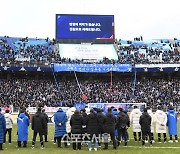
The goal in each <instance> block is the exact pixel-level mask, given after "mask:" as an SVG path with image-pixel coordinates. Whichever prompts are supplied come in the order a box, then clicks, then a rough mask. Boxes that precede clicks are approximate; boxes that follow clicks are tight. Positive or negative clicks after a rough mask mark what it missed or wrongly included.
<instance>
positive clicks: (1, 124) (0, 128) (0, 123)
mask: <svg viewBox="0 0 180 154" xmlns="http://www.w3.org/2000/svg"><path fill="white" fill-rule="evenodd" d="M5 131H6V120H5V118H4V115H3V114H2V113H1V108H0V150H3V146H2V145H3V143H4V133H5Z"/></svg>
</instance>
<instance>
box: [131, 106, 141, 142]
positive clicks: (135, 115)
mask: <svg viewBox="0 0 180 154" xmlns="http://www.w3.org/2000/svg"><path fill="white" fill-rule="evenodd" d="M141 115H142V113H141V111H140V109H138V107H137V106H136V105H135V106H134V109H133V110H132V111H131V113H130V123H131V124H132V130H133V136H134V140H135V141H136V142H137V141H140V140H141V126H140V124H139V119H140V116H141ZM136 133H138V139H137V134H136Z"/></svg>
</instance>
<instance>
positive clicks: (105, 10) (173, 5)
mask: <svg viewBox="0 0 180 154" xmlns="http://www.w3.org/2000/svg"><path fill="white" fill-rule="evenodd" d="M0 6H1V7H0V36H4V35H8V36H12V37H26V36H28V37H38V38H46V37H49V38H51V39H52V38H54V37H55V14H100V15H108V14H109V15H114V16H115V37H116V38H118V39H120V38H121V39H130V40H132V39H133V38H134V37H139V36H143V38H144V39H145V40H149V39H159V38H175V37H176V38H178V39H180V9H179V7H180V0H170V1H169V0H1V3H0Z"/></svg>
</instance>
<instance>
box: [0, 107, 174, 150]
mask: <svg viewBox="0 0 180 154" xmlns="http://www.w3.org/2000/svg"><path fill="white" fill-rule="evenodd" d="M0 111H1V109H0ZM54 123H55V132H54V143H56V144H57V146H58V147H61V146H62V145H61V144H62V142H63V143H64V146H65V147H67V146H69V145H70V144H72V148H73V150H81V147H82V145H83V144H86V145H87V146H88V149H89V151H91V150H92V145H94V150H95V151H97V150H98V147H99V146H102V144H104V148H103V149H104V150H107V149H108V145H109V142H110V141H112V144H113V149H116V148H117V147H118V146H120V144H121V143H122V141H123V142H124V146H127V144H128V141H129V134H128V131H127V130H128V128H129V127H130V125H131V126H132V130H133V137H134V141H135V142H137V141H141V142H142V146H144V145H145V143H146V142H148V139H149V143H150V145H152V144H153V142H155V141H154V133H155V132H156V133H157V134H158V139H157V141H158V142H159V143H161V142H162V140H161V135H162V134H163V139H164V143H166V142H167V135H166V128H168V133H169V136H170V140H169V142H173V136H174V137H175V142H178V136H177V114H176V113H175V111H174V109H173V107H172V106H170V108H169V111H168V113H167V114H166V113H165V112H164V111H162V110H161V107H160V106H158V109H157V111H156V112H155V114H154V113H153V112H152V111H151V110H150V108H148V107H147V108H145V109H144V112H141V111H140V109H139V108H138V107H137V106H134V109H133V110H132V111H131V113H130V115H128V114H127V113H126V112H125V111H124V110H123V109H122V108H119V109H118V110H117V109H116V108H114V107H111V108H108V109H107V112H106V113H104V112H103V111H102V110H101V109H91V110H89V109H82V110H81V111H78V110H76V108H75V107H71V108H69V109H68V111H67V112H64V111H63V110H62V109H61V108H59V110H58V111H57V112H56V113H55V114H54ZM12 124H13V121H12V118H11V114H10V113H9V110H6V111H5V114H4V115H3V114H2V113H1V112H0V150H2V149H3V148H2V145H3V143H5V142H6V134H7V133H8V135H9V143H11V133H12ZM29 124H30V118H29V116H28V114H27V113H26V110H25V109H22V110H21V111H20V114H19V115H18V118H17V136H18V137H17V147H18V148H20V147H21V143H22V142H23V147H27V141H28V126H29ZM31 127H32V130H33V139H32V149H33V148H35V143H36V137H37V134H39V137H40V144H41V148H42V149H43V148H44V141H45V142H48V139H47V135H48V116H47V114H46V113H45V110H42V109H41V108H38V109H37V112H36V114H35V115H34V116H33V117H32V125H31Z"/></svg>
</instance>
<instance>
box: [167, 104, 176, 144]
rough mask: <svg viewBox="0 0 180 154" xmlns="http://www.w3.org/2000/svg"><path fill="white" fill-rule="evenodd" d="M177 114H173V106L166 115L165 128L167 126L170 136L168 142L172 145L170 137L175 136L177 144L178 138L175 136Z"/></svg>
mask: <svg viewBox="0 0 180 154" xmlns="http://www.w3.org/2000/svg"><path fill="white" fill-rule="evenodd" d="M177 122H178V120H177V113H175V111H174V108H173V106H170V108H169V111H168V113H167V126H168V132H169V136H170V140H169V142H170V143H172V142H173V139H172V136H173V135H174V136H175V142H178V136H177V134H178V133H177Z"/></svg>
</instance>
